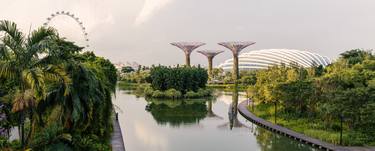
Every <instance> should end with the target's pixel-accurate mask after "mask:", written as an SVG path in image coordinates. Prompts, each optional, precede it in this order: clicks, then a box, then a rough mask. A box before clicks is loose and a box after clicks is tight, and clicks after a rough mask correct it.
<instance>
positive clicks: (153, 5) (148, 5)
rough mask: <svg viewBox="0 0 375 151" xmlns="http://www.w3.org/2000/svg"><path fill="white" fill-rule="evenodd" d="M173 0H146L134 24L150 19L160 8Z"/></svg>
mask: <svg viewBox="0 0 375 151" xmlns="http://www.w3.org/2000/svg"><path fill="white" fill-rule="evenodd" d="M171 1H173V0H145V2H144V4H143V8H142V10H141V11H140V13H139V14H138V16H137V18H136V19H135V22H134V24H135V25H136V26H137V25H140V24H142V23H145V22H146V21H147V20H149V19H150V18H151V17H152V16H153V15H154V14H155V13H157V12H158V11H159V10H160V9H162V8H163V7H165V6H166V5H168V4H169V3H170V2H171Z"/></svg>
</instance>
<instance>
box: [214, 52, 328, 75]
mask: <svg viewBox="0 0 375 151" xmlns="http://www.w3.org/2000/svg"><path fill="white" fill-rule="evenodd" d="M232 62H233V60H232V59H228V60H226V61H225V62H224V63H222V64H220V65H219V66H218V67H220V68H223V69H224V70H225V71H230V70H232V68H233V66H232ZM331 62H332V61H331V60H330V59H329V58H328V57H325V56H321V55H319V54H317V53H311V52H308V51H300V50H293V49H264V50H254V51H250V52H247V53H242V54H240V55H239V69H240V70H257V69H267V68H268V67H269V66H273V65H280V64H282V63H283V64H286V65H289V64H290V63H297V64H298V65H301V66H302V67H311V66H313V65H323V66H327V65H329V64H331Z"/></svg>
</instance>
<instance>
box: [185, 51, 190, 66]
mask: <svg viewBox="0 0 375 151" xmlns="http://www.w3.org/2000/svg"><path fill="white" fill-rule="evenodd" d="M185 64H186V66H188V67H190V54H185Z"/></svg>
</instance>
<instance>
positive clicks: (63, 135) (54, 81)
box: [0, 21, 117, 150]
mask: <svg viewBox="0 0 375 151" xmlns="http://www.w3.org/2000/svg"><path fill="white" fill-rule="evenodd" d="M0 32H2V33H4V36H3V37H1V39H0V83H1V84H0V104H4V105H5V107H6V109H5V110H7V112H5V114H6V117H7V121H10V122H9V124H10V125H11V126H18V127H19V129H20V140H19V142H20V143H19V145H20V146H17V145H16V146H14V144H17V143H12V144H9V143H7V142H6V138H5V140H4V139H0V141H1V142H4V141H5V143H1V145H2V146H1V147H2V149H5V150H17V149H22V148H23V149H28V148H30V149H32V150H56V149H59V150H110V145H109V142H108V139H109V137H110V135H111V132H112V120H111V116H112V101H111V94H112V93H113V92H114V91H115V87H116V83H117V73H116V69H115V67H114V66H113V65H112V64H111V62H110V61H109V60H106V59H103V58H101V57H97V56H95V55H94V54H93V53H91V52H86V53H80V52H81V51H82V48H81V47H78V46H76V45H74V43H72V42H69V41H66V40H64V39H63V38H60V37H59V35H58V33H57V32H56V30H55V29H53V28H45V27H41V28H38V29H37V30H35V31H33V32H31V34H30V35H24V34H23V33H22V32H20V30H19V29H18V28H17V25H16V24H15V23H12V22H9V21H1V22H0ZM7 128H10V127H7Z"/></svg>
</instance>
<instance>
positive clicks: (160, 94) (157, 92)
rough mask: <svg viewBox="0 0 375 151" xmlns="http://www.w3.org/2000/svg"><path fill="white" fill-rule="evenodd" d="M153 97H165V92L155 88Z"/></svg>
mask: <svg viewBox="0 0 375 151" xmlns="http://www.w3.org/2000/svg"><path fill="white" fill-rule="evenodd" d="M152 97H153V98H164V97H165V94H164V93H163V92H162V91H160V90H155V91H154V92H152Z"/></svg>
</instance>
